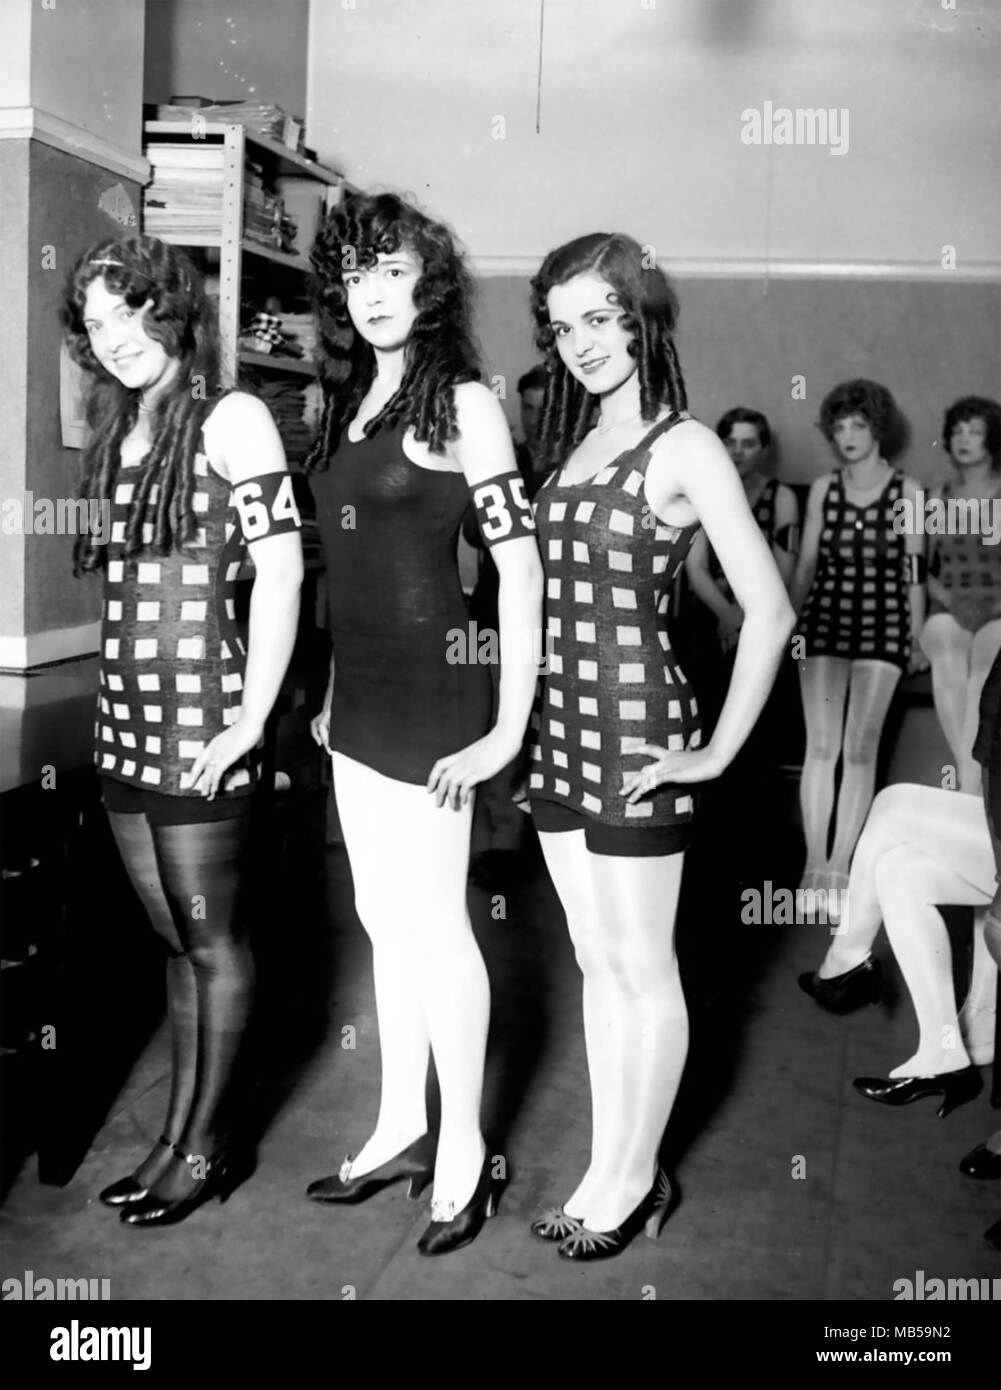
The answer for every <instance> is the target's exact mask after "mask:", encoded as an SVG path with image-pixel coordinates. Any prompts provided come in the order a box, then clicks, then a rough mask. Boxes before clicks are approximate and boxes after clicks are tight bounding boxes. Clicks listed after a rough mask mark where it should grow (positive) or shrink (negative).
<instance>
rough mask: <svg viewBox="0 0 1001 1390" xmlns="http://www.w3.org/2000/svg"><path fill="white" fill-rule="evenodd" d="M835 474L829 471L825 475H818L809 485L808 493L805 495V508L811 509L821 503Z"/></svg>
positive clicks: (832, 470)
mask: <svg viewBox="0 0 1001 1390" xmlns="http://www.w3.org/2000/svg"><path fill="white" fill-rule="evenodd" d="M836 476H837V474H836V473H835V472H834V469H833V468H832V469H829V470H828V472H826V473H821V474H819V475H818V476H817V477H816V478H814V480H813V482H812V483H811V484H810V491H809V494H808V495H807V506H808V507H812V506H816V505H818V504H819V503H821V502H822V501H823V500H824V498H825V497H826V496H827V489H828V488H829V487H830V486H831V484H832V483H833V482H834V479H835V477H836Z"/></svg>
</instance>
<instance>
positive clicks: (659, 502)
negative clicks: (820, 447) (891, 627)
mask: <svg viewBox="0 0 1001 1390" xmlns="http://www.w3.org/2000/svg"><path fill="white" fill-rule="evenodd" d="M663 445H664V447H663V448H662V449H661V450H659V451H655V453H654V458H653V460H652V462H651V464H650V467H649V469H648V470H647V482H646V492H647V499H648V501H649V502H650V505H651V507H652V508H653V510H654V512H655V513H656V514H657V515H658V516H663V514H664V511H665V508H666V507H667V506H668V505H670V503H671V502H672V501H675V500H676V499H678V498H679V496H680V497H683V498H684V499H686V500H687V501H688V503H689V504H690V506H691V507H692V508H693V509H694V511H695V514H696V516H697V517H698V520H699V521H700V522H701V523H702V525H703V527H704V528H705V531H706V535H707V536H708V539H709V543H710V544H711V545H712V547H713V549H714V550H715V551H716V554H717V555H718V557H719V560H720V564H721V565H722V567H723V572H724V574H725V575H726V578H727V582H728V583H729V584H730V587H731V588H732V589H733V592H734V595H735V596H736V599H737V602H738V603H739V604H740V606H741V608H742V609H743V610H744V623H743V627H742V628H741V632H740V640H739V642H738V644H737V658H736V662H735V664H734V669H733V677H732V679H731V681H730V688H729V691H728V693H727V697H726V702H725V704H724V706H723V709H722V711H721V713H720V717H719V721H718V723H717V725H716V729H715V731H714V733H713V736H712V740H711V741H710V744H709V745H708V747H707V748H706V749H704V750H702V754H701V756H699V758H698V765H697V766H695V765H693V768H692V772H693V774H694V775H692V776H691V777H690V778H689V777H688V771H687V770H686V771H685V772H684V773H683V776H684V777H685V779H686V780H693V781H702V780H706V779H708V778H711V777H718V776H719V775H720V773H721V772H723V771H724V770H725V768H726V767H728V766H729V764H730V763H731V762H732V761H733V758H734V757H735V756H736V754H737V752H738V751H739V750H740V748H741V746H742V744H743V742H744V740H745V739H746V738H747V735H748V734H749V733H750V732H751V729H752V728H753V727H754V725H755V723H756V722H757V719H758V716H759V714H760V713H761V710H762V708H763V707H764V703H765V701H766V699H767V698H768V693H769V691H770V690H771V688H772V683H773V681H774V679H775V672H776V671H777V669H778V665H779V662H780V661H781V659H782V654H783V652H784V650H785V644H786V639H787V638H788V636H789V633H790V632H791V630H792V626H793V611H792V608H791V606H790V604H789V599H788V597H787V595H786V591H785V586H784V585H783V583H782V578H781V575H780V574H779V572H778V570H777V569H776V567H775V562H774V561H773V559H772V557H771V554H770V551H769V548H768V545H767V543H766V541H765V538H764V537H763V536H762V534H761V531H760V529H759V527H758V524H757V522H756V521H755V519H754V516H753V513H752V512H751V509H750V507H749V506H748V503H747V497H746V495H745V493H744V489H743V486H742V484H741V482H740V479H739V477H738V476H737V471H736V469H735V468H734V466H733V464H732V462H731V461H730V457H729V455H728V454H727V452H726V450H725V449H724V448H723V446H722V444H721V443H720V442H719V440H718V439H717V438H716V436H715V434H713V432H712V431H711V430H708V429H706V428H705V426H704V425H700V424H697V423H696V422H695V421H692V422H690V423H685V424H683V425H678V426H676V427H675V429H674V430H672V431H671V433H670V434H669V435H668V436H666V437H665V439H664V441H663ZM689 756H690V757H692V756H694V755H691V754H690V755H689ZM671 776H672V777H673V778H674V780H679V779H678V778H677V776H676V772H672V773H671Z"/></svg>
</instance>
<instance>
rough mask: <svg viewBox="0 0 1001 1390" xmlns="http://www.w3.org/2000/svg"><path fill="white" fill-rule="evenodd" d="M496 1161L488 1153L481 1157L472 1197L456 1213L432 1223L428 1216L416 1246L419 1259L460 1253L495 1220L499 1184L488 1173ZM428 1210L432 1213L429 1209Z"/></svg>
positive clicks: (494, 1157) (498, 1181) (498, 1180)
mask: <svg viewBox="0 0 1001 1390" xmlns="http://www.w3.org/2000/svg"><path fill="white" fill-rule="evenodd" d="M497 1157H498V1155H496V1154H490V1153H487V1154H485V1155H484V1158H483V1167H482V1168H481V1169H480V1176H479V1178H478V1180H477V1183H476V1187H475V1188H474V1189H473V1195H472V1197H470V1199H469V1201H468V1202H467V1203H466V1205H465V1206H464V1207H463V1208H462V1210H461V1211H460V1212H457V1213H456V1215H455V1216H453V1217H451V1218H450V1219H449V1220H447V1221H438V1220H435V1218H434V1216H433V1214H432V1218H431V1221H430V1223H429V1224H428V1227H427V1230H426V1231H425V1232H424V1234H423V1235H422V1236H421V1238H420V1240H419V1241H418V1242H417V1249H418V1250H419V1251H420V1253H421V1254H422V1255H449V1254H451V1252H452V1251H453V1250H461V1249H462V1247H463V1246H464V1245H469V1244H471V1242H472V1241H474V1240H475V1239H476V1237H477V1236H478V1235H479V1233H480V1231H481V1230H482V1229H483V1226H484V1223H485V1222H487V1221H489V1220H490V1218H491V1217H492V1216H496V1214H497V1195H498V1193H499V1191H500V1188H501V1180H500V1179H499V1178H495V1177H494V1176H493V1174H492V1172H491V1169H492V1168H493V1165H494V1161H495V1159H496V1158H497ZM431 1210H432V1213H433V1212H434V1207H433V1206H432V1208H431Z"/></svg>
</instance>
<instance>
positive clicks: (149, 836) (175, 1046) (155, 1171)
mask: <svg viewBox="0 0 1001 1390" xmlns="http://www.w3.org/2000/svg"><path fill="white" fill-rule="evenodd" d="M108 820H109V822H110V824H111V831H112V834H113V835H114V837H115V842H116V844H117V845H118V852H119V854H120V855H121V856H122V862H123V863H124V865H125V868H126V871H127V873H128V875H129V878H130V879H131V881H132V886H133V888H134V889H135V891H136V894H137V895H138V897H139V900H140V902H141V903H142V905H143V907H144V908H145V909H146V913H147V915H148V917H149V919H150V922H151V923H152V924H153V930H154V931H155V932H156V934H157V936H159V937H160V939H161V941H162V942H163V945H164V949H165V951H166V956H167V1019H168V1022H169V1025H170V1052H171V1076H170V1099H169V1101H168V1102H167V1118H166V1119H165V1120H164V1123H163V1131H162V1132H163V1134H165V1135H166V1137H167V1138H168V1139H170V1140H173V1141H174V1142H175V1143H176V1141H177V1140H178V1139H180V1137H181V1133H182V1130H183V1126H184V1121H185V1118H186V1116H187V1114H188V1111H189V1110H190V1109H191V1101H192V1098H193V1096H194V1089H195V1064H196V1056H197V1029H198V1003H197V993H196V988H195V972H194V969H193V968H192V964H191V961H190V959H189V958H188V957H187V956H186V955H185V954H184V948H183V946H182V945H181V939H180V937H179V936H178V934H177V929H176V927H175V926H174V919H173V917H172V915H171V911H170V904H169V903H168V902H167V899H166V897H165V896H164V892H163V886H162V884H161V882H160V870H159V866H158V864H157V859H156V850H155V848H154V844H153V833H152V831H151V830H150V827H149V823H148V821H147V820H146V817H145V816H141V815H139V816H127V815H119V814H117V813H114V812H109V813H108ZM171 1159H172V1155H171V1152H170V1150H169V1149H168V1148H166V1147H165V1146H164V1145H162V1144H157V1146H156V1148H154V1149H153V1151H152V1153H151V1154H150V1155H149V1157H148V1158H146V1159H144V1160H143V1162H142V1163H141V1164H140V1165H139V1167H138V1168H137V1169H136V1177H137V1178H138V1180H139V1181H140V1182H141V1183H143V1184H144V1185H145V1186H148V1185H150V1184H152V1183H154V1182H155V1181H156V1179H157V1178H158V1177H159V1176H160V1175H161V1174H162V1173H163V1172H165V1171H166V1169H167V1168H168V1167H169V1166H170V1163H171Z"/></svg>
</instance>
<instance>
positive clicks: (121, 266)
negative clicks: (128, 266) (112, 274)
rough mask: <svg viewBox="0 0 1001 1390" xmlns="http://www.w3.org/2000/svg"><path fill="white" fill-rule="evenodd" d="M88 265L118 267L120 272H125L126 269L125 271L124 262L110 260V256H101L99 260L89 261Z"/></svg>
mask: <svg viewBox="0 0 1001 1390" xmlns="http://www.w3.org/2000/svg"><path fill="white" fill-rule="evenodd" d="M87 264H88V265H113V266H116V267H117V268H118V269H119V270H124V269H125V263H124V262H123V261H113V260H111V258H110V257H109V256H101V257H100V259H99V260H93V261H88V262H87Z"/></svg>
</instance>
